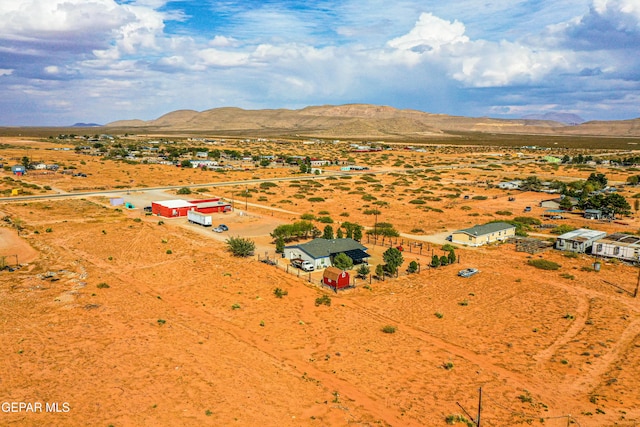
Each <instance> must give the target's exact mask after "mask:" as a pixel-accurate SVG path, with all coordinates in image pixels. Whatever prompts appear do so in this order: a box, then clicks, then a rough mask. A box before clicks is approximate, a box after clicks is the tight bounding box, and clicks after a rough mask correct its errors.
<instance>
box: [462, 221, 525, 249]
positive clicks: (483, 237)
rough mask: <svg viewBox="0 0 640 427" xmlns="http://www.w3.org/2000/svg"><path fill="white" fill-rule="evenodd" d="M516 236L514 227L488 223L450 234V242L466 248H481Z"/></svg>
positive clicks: (503, 223) (506, 224)
mask: <svg viewBox="0 0 640 427" xmlns="http://www.w3.org/2000/svg"><path fill="white" fill-rule="evenodd" d="M515 235H516V227H515V225H511V224H509V223H506V222H490V223H488V224H484V225H476V226H474V227H471V228H465V229H463V230H458V231H454V232H453V233H451V242H452V243H459V244H461V245H466V246H482V245H486V244H488V243H493V242H499V241H503V240H507V239H508V238H510V237H514V236H515Z"/></svg>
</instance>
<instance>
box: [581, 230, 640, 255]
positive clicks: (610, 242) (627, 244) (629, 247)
mask: <svg viewBox="0 0 640 427" xmlns="http://www.w3.org/2000/svg"><path fill="white" fill-rule="evenodd" d="M591 253H592V254H593V255H598V256H603V257H607V258H618V259H622V260H625V261H640V236H633V235H631V234H624V233H614V234H610V235H608V236H606V237H603V238H602V239H598V240H596V241H595V242H594V243H593V250H592V251H591Z"/></svg>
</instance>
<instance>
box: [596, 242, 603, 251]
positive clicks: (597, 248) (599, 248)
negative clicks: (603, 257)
mask: <svg viewBox="0 0 640 427" xmlns="http://www.w3.org/2000/svg"><path fill="white" fill-rule="evenodd" d="M596 252H602V243H598V246H596Z"/></svg>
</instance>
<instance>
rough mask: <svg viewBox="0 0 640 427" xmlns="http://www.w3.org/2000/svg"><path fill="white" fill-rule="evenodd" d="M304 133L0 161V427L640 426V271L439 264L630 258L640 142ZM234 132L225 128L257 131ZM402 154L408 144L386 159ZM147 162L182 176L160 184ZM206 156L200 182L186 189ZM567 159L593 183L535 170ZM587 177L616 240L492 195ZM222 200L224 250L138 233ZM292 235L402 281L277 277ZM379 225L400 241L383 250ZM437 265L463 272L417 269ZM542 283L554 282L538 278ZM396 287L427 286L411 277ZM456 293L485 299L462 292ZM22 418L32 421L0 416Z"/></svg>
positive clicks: (170, 231) (94, 146) (155, 139)
mask: <svg viewBox="0 0 640 427" xmlns="http://www.w3.org/2000/svg"><path fill="white" fill-rule="evenodd" d="M311 111H312V112H313V114H314V116H315V117H322V116H323V114H324V115H325V117H327V119H326V122H323V123H324V124H323V126H325V127H324V130H323V131H322V132H321V133H318V132H316V131H314V132H311V131H309V132H304V131H301V130H300V129H299V128H295V126H293V125H292V124H291V122H289V121H287V120H286V118H287V117H288V114H285V113H282V112H281V113H280V114H276V113H274V112H271V113H269V116H268V117H269V119H270V120H272V121H273V123H275V124H274V126H273V127H274V128H273V129H269V130H268V132H266V133H260V132H259V131H258V130H256V126H259V125H255V124H254V122H251V124H250V125H246V128H240V127H239V125H234V126H231V127H229V128H227V129H222V130H221V129H219V128H218V127H215V126H214V127H213V128H211V129H206V127H204V125H202V128H199V129H198V131H197V132H193V133H192V134H189V132H188V129H189V127H190V126H194V127H197V125H198V123H207V122H208V121H209V120H213V119H211V118H210V117H209V118H207V117H204V118H203V116H202V115H198V114H195V112H187V113H185V112H183V113H182V114H180V115H179V116H180V120H184V123H182V122H181V123H180V124H177V122H174V121H172V120H175V117H176V115H178V114H177V113H176V114H173V115H170V116H169V118H167V117H164V118H160V119H158V120H156V121H155V122H154V123H152V124H148V123H147V124H145V126H147V127H148V128H145V129H144V130H142V131H141V130H139V129H138V130H136V126H142V125H143V124H141V123H138V122H132V121H126V122H123V123H115V124H113V126H112V127H103V128H98V129H79V130H76V131H75V132H76V133H77V134H78V135H74V136H71V135H69V133H70V132H67V131H65V132H64V133H65V134H66V135H60V134H59V133H49V134H47V131H48V130H38V131H37V132H36V131H35V130H33V129H32V130H28V129H27V130H21V132H20V133H21V135H22V136H18V132H15V131H14V132H13V135H7V136H3V137H2V138H0V158H2V160H1V162H2V163H3V165H4V169H3V170H2V172H0V192H2V196H3V197H2V199H0V225H1V227H0V256H1V257H2V260H3V266H6V267H7V268H4V269H3V270H2V271H0V300H1V301H2V304H0V325H1V327H2V334H0V340H1V345H2V348H3V349H4V357H3V359H2V362H0V402H1V403H2V405H3V409H2V412H0V424H2V425H33V426H36V425H57V426H75V425H102V426H134V425H135V426H138V425H188V426H201V425H213V426H220V425H225V426H228V425H238V426H253V425H266V426H343V425H345V426H346V425H362V426H377V425H381V426H445V425H450V424H459V425H469V426H473V425H482V426H514V425H540V426H543V425H544V426H551V427H554V426H568V425H575V426H581V427H587V426H592V427H596V426H598V427H600V426H635V425H638V423H640V395H639V394H638V387H639V386H640V303H639V301H640V299H639V298H637V297H636V296H637V289H638V288H637V286H638V283H639V282H638V281H639V271H638V266H637V263H636V264H635V265H633V263H626V262H622V261H619V260H617V259H610V258H599V259H596V258H594V257H593V256H591V255H587V254H582V253H573V252H563V251H559V250H555V249H547V250H544V251H541V252H536V253H527V252H518V251H516V244H515V243H513V242H512V241H507V242H500V243H495V244H489V245H484V246H480V247H468V246H463V245H460V244H457V243H455V242H449V241H448V240H447V237H448V236H449V235H451V233H452V232H453V231H455V230H460V229H466V228H469V227H473V226H474V225H478V224H485V223H489V222H491V221H512V222H517V223H519V224H528V225H530V226H529V227H526V229H523V230H522V231H523V232H526V233H527V234H528V236H529V237H531V238H536V239H538V240H540V241H543V242H553V241H555V239H556V238H557V235H558V233H559V232H560V231H561V230H565V231H568V230H572V229H576V228H589V229H593V230H600V231H603V232H606V233H616V232H618V233H626V234H631V235H637V234H638V233H639V232H640V217H638V207H637V204H635V205H634V202H635V201H637V200H639V199H640V187H638V186H637V185H631V184H630V183H631V182H632V181H633V180H632V178H633V177H634V176H636V175H639V172H638V170H639V169H638V168H637V167H633V166H620V165H618V164H616V162H615V160H616V159H621V158H628V157H637V156H639V155H640V150H637V149H636V145H637V143H638V142H639V139H640V138H639V137H638V135H637V133H636V132H637V124H633V126H635V127H633V126H631V125H630V123H624V124H623V125H622V127H620V128H619V129H623V130H622V131H620V132H609V131H610V130H611V129H612V128H615V127H616V125H615V124H610V123H607V124H594V123H591V124H585V125H583V126H586V127H587V128H589V127H590V129H597V131H593V132H589V131H587V130H584V129H585V128H584V127H582V128H580V129H578V127H574V128H569V127H567V129H564V127H563V129H562V130H558V129H557V126H556V125H554V124H553V123H535V132H528V131H527V132H524V131H522V135H517V136H514V135H513V134H512V133H504V134H500V130H499V128H500V127H502V128H504V126H503V125H504V124H496V123H495V122H491V123H490V126H489V125H488V127H489V129H488V130H487V132H489V133H475V132H477V129H479V128H482V126H483V125H482V123H478V121H477V120H476V121H475V122H474V125H473V126H471V127H468V126H467V125H465V126H467V127H466V128H465V129H467V130H468V131H469V133H461V132H460V131H459V130H460V128H458V127H456V130H454V131H452V130H451V128H450V127H451V126H453V125H451V123H452V122H453V119H451V118H445V117H440V118H438V120H439V121H438V122H437V123H439V124H440V126H436V125H435V124H433V123H429V124H426V123H427V122H426V121H425V120H426V119H425V118H424V116H422V115H419V114H418V113H417V112H410V117H412V118H411V120H414V121H413V122H412V123H413V125H412V126H413V127H412V126H409V125H408V124H407V123H408V122H407V121H406V120H409V119H408V118H407V117H402V118H398V117H396V116H395V113H394V112H390V111H388V110H382V112H381V113H380V114H382V115H376V116H375V117H374V119H375V120H374V122H367V121H366V120H365V119H363V118H357V120H356V119H353V120H349V121H348V122H345V121H340V122H338V121H337V120H335V119H332V118H331V117H328V115H329V113H327V112H326V110H319V107H318V108H316V109H311ZM354 111H356V112H354ZM224 113H225V114H232V113H233V111H231V112H229V111H224ZM218 114H220V112H218ZM306 114H310V112H309V110H307V111H306ZM335 114H341V115H343V116H349V115H351V116H358V117H359V116H361V115H363V114H364V115H367V114H369V115H371V114H373V113H370V112H367V113H366V114H365V113H363V112H362V111H361V110H359V109H357V108H352V109H345V108H342V109H340V110H339V111H338V113H335ZM374 115H375V114H374ZM233 117H234V120H232V119H230V118H229V117H226V118H225V119H224V120H226V121H227V122H230V123H240V122H242V121H243V120H244V122H245V123H246V122H247V121H248V120H249V119H248V118H247V117H246V115H242V114H240V115H235V116H233ZM278 117H279V119H280V120H281V121H280V122H278V121H277V120H276V119H277V118H278ZM216 120H218V119H216ZM219 120H223V119H219ZM261 120H263V119H261ZM265 120H266V119H265ZM297 120H299V119H297ZM314 120H315V119H314ZM167 123H169V124H168V125H167ZM194 123H195V124H194ZM258 123H260V121H258ZM296 123H297V122H296ZM418 124H419V126H418ZM444 124H447V126H449V128H447V127H446V126H445V125H444ZM152 125H153V126H155V127H151V126H152ZM329 125H331V126H329ZM499 125H500V126H499ZM162 126H165V128H164V129H163V128H162ZM314 126H316V129H319V127H318V126H319V125H317V124H314ZM456 126H458V125H456ZM514 126H518V127H521V126H524V124H523V123H520V122H518V123H516V124H514ZM320 127H321V126H320ZM124 128H126V129H127V130H128V133H126V134H125V133H119V131H120V130H122V129H124ZM231 128H233V129H235V130H233V129H231ZM398 128H404V129H409V131H408V132H409V133H411V134H412V135H414V137H413V138H411V137H407V138H403V137H402V135H399V136H398V135H396V138H390V137H389V135H390V134H392V133H394V132H395V131H394V129H398ZM471 128H472V129H471ZM282 129H287V131H286V132H282ZM296 129H297V130H296ZM347 129H351V130H350V131H347ZM363 129H369V130H371V129H375V132H370V131H366V132H365V131H364V130H363ZM541 129H548V130H545V132H547V131H548V133H549V135H547V136H544V135H542V136H541V135H540V130H541ZM616 129H618V128H616ZM629 129H632V130H629ZM634 129H635V130H634ZM232 130H233V131H232ZM471 130H472V131H473V132H471ZM342 131H343V132H344V133H341V132H342ZM605 131H606V132H605ZM30 132H31V135H29V133H30ZM207 132H209V134H208V136H207V135H205V134H206V133H207ZM296 132H298V134H297V136H296ZM492 132H495V133H498V135H495V134H492ZM518 132H520V131H518ZM583 132H585V133H588V136H585V137H584V138H582V137H577V136H576V135H581V134H582V133H583ZM607 132H609V133H607ZM4 133H5V134H6V133H11V132H9V131H7V130H6V129H5V132H4ZM36 133H37V135H36ZM60 133H62V132H60ZM272 133H279V135H280V136H279V137H274V136H270V135H268V134H272ZM417 133H420V137H419V138H418V137H417V136H416V135H417ZM240 134H242V135H240ZM563 134H564V136H562V135H563ZM25 135H26V136H25ZM81 135H89V136H87V137H81ZM105 135H109V136H108V137H107V136H105ZM345 135H348V139H347V136H345ZM567 135H568V136H567ZM376 137H377V138H376ZM430 138H431V139H430ZM382 139H384V141H383V140H382ZM603 141H607V143H605V142H603ZM518 142H520V143H518ZM609 142H611V143H609ZM149 147H150V148H149ZM152 148H157V149H154V150H152ZM112 150H115V151H112ZM145 150H146V151H145ZM162 152H164V153H166V154H167V156H168V157H171V159H170V161H171V162H173V163H171V162H169V161H167V162H163V161H157V160H158V156H159V155H160V154H159V153H162ZM202 152H206V153H208V154H207V155H205V157H206V158H207V159H208V160H213V161H215V163H216V165H214V166H212V167H210V168H208V167H194V168H192V167H190V166H188V164H189V163H188V162H190V161H192V160H196V159H197V156H198V154H197V153H202ZM564 156H567V157H568V158H572V159H575V158H577V157H578V156H585V157H587V156H588V157H589V160H587V161H584V162H581V163H575V162H558V161H555V160H551V159H552V158H556V159H561V158H563V157H564ZM25 157H26V158H28V160H29V163H30V164H44V165H53V164H55V165H57V166H58V168H57V169H55V170H51V169H47V168H45V167H43V168H41V169H34V170H28V171H27V172H26V173H25V174H24V175H16V174H15V173H14V171H12V169H11V166H13V165H20V164H21V163H22V161H23V159H24V158H25ZM322 160H325V161H328V164H320V163H318V165H317V166H313V169H311V168H309V170H305V171H303V170H302V169H305V167H304V166H303V165H306V164H307V163H309V164H311V162H312V161H322ZM176 163H177V164H178V165H180V167H176ZM211 165H213V163H211ZM346 166H359V168H355V169H352V170H345V168H346ZM65 171H66V173H63V172H65ZM598 174H602V175H603V176H606V179H607V185H608V186H609V187H613V188H615V192H616V194H619V195H621V196H622V197H624V198H625V199H626V200H627V201H628V203H629V204H630V206H631V209H630V211H629V212H628V213H627V214H624V215H617V216H616V217H615V218H612V219H606V220H605V219H596V220H593V219H586V218H584V217H583V215H582V210H580V209H576V210H575V211H573V212H571V211H567V212H563V213H562V215H559V214H557V213H555V212H554V215H548V208H547V207H544V206H542V205H543V202H545V201H548V200H551V199H554V198H557V197H558V194H555V193H550V192H545V191H543V190H549V189H550V188H551V187H548V186H547V187H536V188H533V187H532V188H525V189H510V188H501V187H500V185H499V184H500V183H505V182H512V181H515V180H519V181H526V182H530V183H536V185H538V184H541V183H564V184H569V183H573V182H578V181H581V180H582V181H584V180H587V179H588V178H589V177H590V176H591V175H598ZM534 178H535V179H534ZM214 197H215V198H217V197H220V198H222V200H224V201H226V202H228V203H230V204H231V205H232V206H233V210H232V211H231V212H226V213H213V214H212V216H213V221H214V225H217V224H219V223H224V224H226V225H227V226H228V227H229V230H228V231H226V232H223V233H214V232H212V231H211V228H204V227H200V226H198V225H196V224H191V223H189V222H188V221H187V220H186V218H183V217H182V218H163V217H159V216H157V215H152V214H150V212H146V211H145V210H144V208H145V207H146V206H149V205H151V203H152V202H153V201H158V200H173V199H183V200H194V199H209V198H214ZM116 198H121V199H122V200H123V201H124V202H125V203H128V204H129V205H114V204H113V199H116ZM127 206H128V207H127ZM523 217H525V218H530V219H531V220H530V221H529V222H527V221H525V220H523V219H522V218H523ZM301 220H306V221H310V222H311V223H313V224H314V226H315V227H316V228H317V229H318V230H320V231H323V230H325V228H326V227H327V226H330V227H331V228H332V231H333V232H337V231H338V230H343V227H344V226H345V223H355V224H359V225H361V226H362V227H363V229H364V231H365V233H364V236H363V238H362V240H361V243H362V244H363V245H365V246H366V247H367V248H368V253H369V254H370V256H371V258H370V259H369V264H370V265H371V266H372V270H373V267H375V266H376V265H379V264H383V263H384V253H385V251H387V250H388V249H389V248H394V247H402V248H403V250H402V255H403V258H404V263H403V264H402V265H401V267H400V269H399V273H398V275H397V277H394V276H393V275H391V276H387V277H376V275H374V274H373V271H372V272H371V274H370V275H368V276H364V277H362V278H358V279H356V280H355V286H353V287H351V288H349V289H347V290H344V291H340V292H335V291H334V290H332V289H330V288H327V287H326V286H321V285H320V280H321V278H322V272H321V271H315V272H313V273H312V274H301V273H300V271H299V270H297V269H293V268H291V266H290V265H289V264H288V260H286V259H283V258H281V255H280V254H279V253H276V245H275V241H274V237H273V236H272V235H271V233H273V231H274V230H275V229H276V228H277V227H279V226H282V225H285V224H292V223H294V222H296V221H301ZM380 224H382V226H383V227H390V228H393V229H394V230H396V231H397V235H395V236H389V237H388V238H385V239H380V236H379V235H378V229H379V227H380V226H381V225H380ZM372 230H373V233H372V232H371V231H372ZM230 237H242V238H245V239H250V240H251V241H253V242H254V243H255V253H254V254H253V255H252V256H249V257H238V256H234V255H233V254H232V253H231V252H230V251H229V247H228V244H227V243H226V242H227V240H228V239H229V238H230ZM304 241H305V240H300V241H297V240H292V241H290V242H287V244H296V243H301V242H304ZM446 245H448V246H446ZM451 246H452V247H454V250H455V253H456V255H457V259H456V262H455V263H454V264H453V265H448V266H441V267H438V268H434V267H431V266H430V264H431V262H432V258H433V256H434V255H443V254H446V253H447V251H448V248H450V247H451ZM265 257H266V258H270V259H272V260H274V261H275V263H276V265H275V266H274V265H271V264H268V263H264V262H261V260H264V258H265ZM538 260H544V261H548V262H549V263H555V264H556V265H558V267H557V269H555V270H548V269H540V268H536V266H535V265H534V264H536V263H535V262H532V261H538ZM411 261H415V262H416V263H417V264H418V265H419V271H418V272H414V273H409V272H407V271H406V270H407V267H408V264H409V263H410V262H411ZM596 261H598V268H597V269H596V267H595V263H596ZM465 268H477V269H478V270H479V273H477V274H475V275H473V276H472V277H468V278H464V277H459V276H458V271H459V270H461V269H465ZM351 273H352V275H353V276H356V272H355V270H352V272H351ZM383 279H384V280H383ZM277 289H279V290H280V291H281V292H279V293H278V292H276V290H277ZM318 301H324V303H318ZM16 402H26V403H32V410H29V408H27V407H25V408H23V409H21V410H16V411H14V410H11V408H12V407H11V404H12V403H16ZM36 403H41V404H42V405H43V408H46V406H45V405H46V404H49V409H51V410H44V409H43V410H42V411H37V410H34V409H35V407H34V406H33V405H35V404H36ZM54 403H55V404H56V405H55V406H54V405H52V404H54ZM54 409H55V410H54Z"/></svg>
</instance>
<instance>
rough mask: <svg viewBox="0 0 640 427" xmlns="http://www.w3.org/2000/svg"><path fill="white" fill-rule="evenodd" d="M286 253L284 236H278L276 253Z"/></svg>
mask: <svg viewBox="0 0 640 427" xmlns="http://www.w3.org/2000/svg"><path fill="white" fill-rule="evenodd" d="M283 252H284V238H283V237H282V236H278V238H277V239H276V253H277V254H281V253H283Z"/></svg>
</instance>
